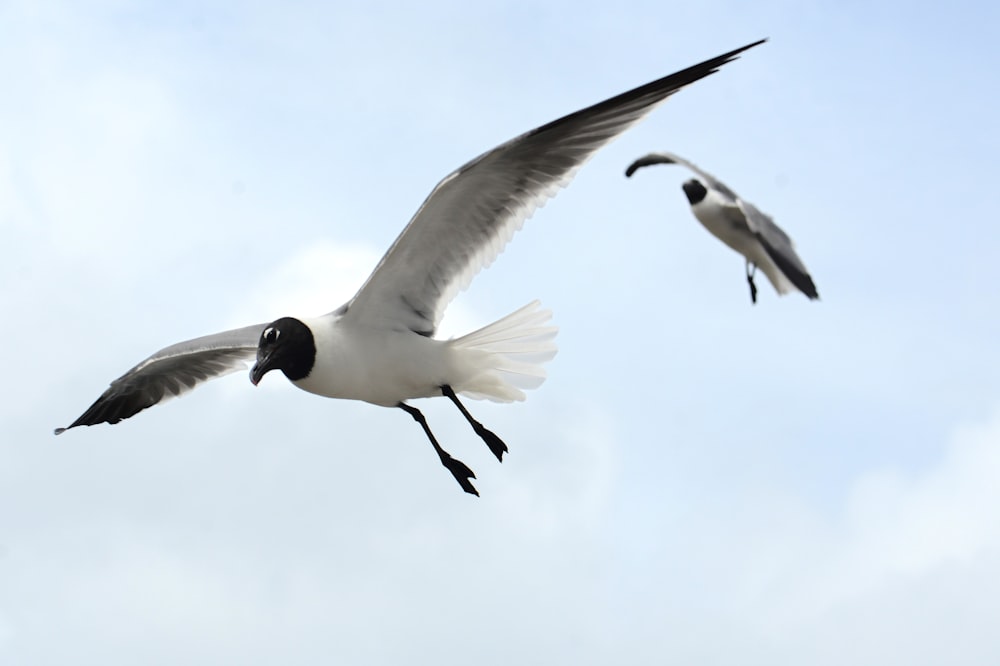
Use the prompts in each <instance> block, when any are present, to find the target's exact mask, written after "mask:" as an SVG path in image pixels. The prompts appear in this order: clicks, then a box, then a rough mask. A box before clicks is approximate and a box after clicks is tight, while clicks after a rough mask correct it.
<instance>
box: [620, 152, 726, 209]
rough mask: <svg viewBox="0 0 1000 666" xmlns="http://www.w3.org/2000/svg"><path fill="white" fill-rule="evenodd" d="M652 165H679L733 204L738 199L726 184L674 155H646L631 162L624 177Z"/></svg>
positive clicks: (629, 176)
mask: <svg viewBox="0 0 1000 666" xmlns="http://www.w3.org/2000/svg"><path fill="white" fill-rule="evenodd" d="M653 164H679V165H681V166H683V167H687V168H688V169H690V170H691V171H693V172H695V173H696V174H698V175H699V176H701V178H702V180H704V181H705V183H706V184H707V185H708V188H709V189H712V190H716V191H717V192H720V193H721V194H723V195H725V196H727V197H729V198H731V199H732V200H733V201H734V202H735V201H736V200H737V199H739V198H740V197H739V195H738V194H736V192H733V191H732V190H731V189H729V187H727V186H726V184H725V183H723V182H722V181H721V180H719V179H718V178H716V177H715V176H713V175H712V174H710V173H709V172H707V171H705V170H704V169H702V168H700V167H699V166H698V165H697V164H695V163H694V162H691V161H689V160H686V159H684V158H683V157H681V156H680V155H676V154H674V153H650V154H648V155H644V156H643V157H640V158H639V159H637V160H636V161H635V162H632V164H630V165H629V166H628V168H627V169H625V175H626V176H627V177H628V178H631V177H632V174H634V173H635V172H636V171H638V170H639V169H641V168H642V167H646V166H651V165H653Z"/></svg>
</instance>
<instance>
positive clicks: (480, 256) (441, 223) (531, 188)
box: [344, 40, 764, 335]
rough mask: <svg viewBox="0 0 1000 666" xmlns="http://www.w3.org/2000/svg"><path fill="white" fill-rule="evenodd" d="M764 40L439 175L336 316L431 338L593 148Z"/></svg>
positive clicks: (536, 131) (574, 115) (560, 121)
mask: <svg viewBox="0 0 1000 666" xmlns="http://www.w3.org/2000/svg"><path fill="white" fill-rule="evenodd" d="M763 41H764V40H761V41H759V42H755V43H753V44H749V45H747V46H744V47H742V48H739V49H736V50H734V51H730V52H729V53H725V54H723V55H720V56H718V57H716V58H712V59H711V60H706V61H705V62H703V63H700V64H698V65H694V66H693V67H689V68H687V69H685V70H682V71H680V72H677V73H675V74H671V75H669V76H666V77H664V78H662V79H659V80H657V81H653V82H652V83H648V84H646V85H644V86H640V87H638V88H635V89H633V90H630V91H628V92H626V93H623V94H621V95H618V96H617V97H612V98H611V99H608V100H605V101H603V102H600V103H598V104H595V105H593V106H590V107H588V108H585V109H583V110H581V111H577V112H576V113H572V114H570V115H568V116H565V117H563V118H560V119H558V120H555V121H553V122H550V123H548V124H547V125H543V126H541V127H539V128H537V129H534V130H531V131H530V132H527V133H525V134H522V135H521V136H519V137H517V138H515V139H513V140H511V141H508V142H506V143H504V144H502V145H500V146H498V147H497V148H494V149H493V150H491V151H489V152H487V153H484V154H482V155H480V156H479V157H477V158H476V159H474V160H472V161H471V162H469V163H468V164H465V165H464V166H462V167H461V168H459V169H458V170H457V171H454V172H453V173H451V174H449V175H448V176H447V177H445V178H444V180H442V181H441V182H440V183H438V185H437V187H435V188H434V190H433V191H432V192H431V194H430V196H428V197H427V199H426V200H425V201H424V203H423V205H422V206H421V207H420V209H419V210H418V211H417V213H416V215H414V217H413V219H412V220H410V223H409V224H408V225H407V226H406V228H405V229H404V230H403V232H402V234H400V236H399V237H398V238H397V239H396V241H395V242H394V243H393V244H392V247H390V248H389V251H388V252H386V254H385V256H384V257H382V260H381V262H379V265H378V266H377V267H376V268H375V271H374V272H373V273H372V275H371V276H370V277H369V278H368V281H367V282H365V284H364V286H362V288H361V290H360V291H359V292H358V293H357V294H356V295H355V296H354V299H353V300H352V301H351V302H350V303H348V307H347V312H346V314H345V315H344V318H345V321H347V320H354V321H356V322H359V323H360V322H363V323H366V324H370V325H376V326H385V327H391V328H397V329H409V330H412V331H416V332H418V333H421V334H424V335H431V334H433V332H434V329H435V328H436V327H437V324H438V322H439V321H440V319H441V315H442V314H443V312H444V308H445V306H446V305H447V304H448V303H449V302H450V301H451V299H452V298H454V296H455V295H456V294H457V293H458V291H459V290H461V289H464V288H465V287H466V286H468V284H469V282H470V281H471V280H472V278H473V277H474V276H475V275H476V274H477V273H478V272H479V271H480V270H482V269H483V268H484V267H486V266H488V265H489V264H491V263H492V262H493V260H494V259H495V258H496V257H497V255H498V254H499V253H500V252H501V251H502V250H503V248H504V246H505V245H506V244H507V242H508V241H509V240H510V239H511V237H512V236H513V235H514V233H515V232H516V231H517V230H518V229H520V228H521V226H522V225H523V224H524V221H525V220H526V219H528V217H530V216H531V214H532V213H533V212H534V211H535V209H536V208H538V207H539V206H541V205H542V204H544V203H545V202H546V201H547V200H548V199H549V198H550V197H552V196H553V195H555V193H556V192H557V191H558V190H559V188H561V187H563V186H565V185H566V184H568V183H569V181H570V180H572V178H573V176H574V175H575V173H576V171H577V170H578V169H579V168H580V167H581V166H583V164H584V163H585V162H586V161H587V160H588V159H589V158H590V157H591V156H592V155H593V154H594V153H595V152H596V151H597V150H598V149H599V148H601V147H602V146H604V145H605V144H607V143H608V142H610V141H611V140H612V139H614V138H615V137H616V136H618V135H619V134H621V133H622V132H624V131H625V130H626V129H628V128H629V127H631V126H632V125H634V124H635V123H636V122H638V121H639V120H641V119H642V118H643V117H644V116H646V115H647V114H648V113H649V112H650V111H652V110H653V108H654V107H656V106H657V105H658V104H660V103H661V102H663V101H664V100H665V99H666V98H667V97H669V96H670V95H672V94H674V93H675V92H677V91H678V90H680V89H681V88H683V87H684V86H687V85H689V84H691V83H693V82H695V81H697V80H699V79H702V78H704V77H706V76H708V75H710V74H712V73H714V72H716V71H717V70H718V69H719V68H720V67H721V66H722V65H724V64H726V63H728V62H730V61H731V60H733V59H735V58H736V57H737V56H738V55H739V54H740V53H742V52H743V51H746V50H747V49H749V48H752V47H754V46H757V45H758V44H761V43H762V42H763Z"/></svg>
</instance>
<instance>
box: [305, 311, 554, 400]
mask: <svg viewBox="0 0 1000 666" xmlns="http://www.w3.org/2000/svg"><path fill="white" fill-rule="evenodd" d="M539 307H540V304H539V302H538V301H535V302H533V303H531V304H529V305H527V306H525V307H523V308H521V309H520V310H518V311H517V312H514V313H512V314H509V315H507V316H506V317H504V318H502V319H500V320H499V321H496V322H494V323H492V324H490V325H489V326H485V327H483V328H481V329H479V330H477V331H474V332H472V333H469V334H468V335H464V336H462V337H460V338H455V339H452V340H435V339H433V338H429V337H426V336H423V335H419V334H417V333H414V332H413V331H409V330H396V329H388V328H382V327H377V326H374V327H373V326H367V325H365V324H363V323H355V322H354V321H352V320H351V319H350V318H344V317H340V316H336V315H326V316H324V317H317V318H316V319H307V320H303V322H304V323H305V324H306V325H307V326H308V327H309V328H310V329H311V330H312V333H313V337H314V340H315V344H316V360H315V364H314V366H313V369H312V372H310V373H309V376H308V377H306V378H305V379H301V380H298V381H295V382H293V383H294V384H295V385H296V386H297V387H299V388H300V389H303V390H305V391H309V392H310V393H316V394H318V395H322V396H326V397H329V398H342V399H348V400H363V401H365V402H370V403H373V404H376V405H382V406H384V407H394V406H396V405H398V404H399V403H401V402H403V401H405V400H409V399H412V398H429V397H431V396H440V395H441V386H443V385H448V386H451V387H452V389H454V391H455V392H456V393H461V394H464V395H467V396H469V397H471V398H487V399H490V400H495V401H498V402H510V401H512V400H523V399H524V397H525V396H524V392H523V391H522V390H521V389H531V388H535V387H537V386H539V385H540V384H541V383H542V382H543V381H544V380H545V371H544V370H543V369H542V367H541V364H542V363H544V362H546V361H548V360H550V359H551V358H552V357H553V356H555V354H556V346H555V344H554V342H553V339H554V338H555V336H556V332H557V330H558V329H557V328H556V327H555V326H548V325H546V323H547V322H548V321H549V319H550V318H551V316H552V313H551V311H549V310H541V309H539Z"/></svg>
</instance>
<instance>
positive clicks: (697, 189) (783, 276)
mask: <svg viewBox="0 0 1000 666" xmlns="http://www.w3.org/2000/svg"><path fill="white" fill-rule="evenodd" d="M652 164H680V165H681V166H686V167H687V168H688V169H690V170H691V171H694V172H695V173H696V174H698V175H699V176H701V178H702V180H698V179H697V178H692V179H691V180H688V181H686V182H685V183H684V184H683V185H681V188H682V189H683V190H684V194H685V195H687V199H688V202H689V203H690V204H691V212H693V213H694V216H695V217H696V218H698V221H699V222H701V223H702V225H704V227H705V228H706V229H708V230H709V231H710V232H711V233H712V235H713V236H715V237H716V238H718V239H719V240H721V241H722V242H723V243H725V244H726V245H728V246H729V247H731V248H732V249H734V250H736V251H737V252H739V253H740V254H742V255H743V256H744V258H746V276H747V282H748V283H749V284H750V301H751V302H753V303H756V302H757V285H756V284H754V281H753V278H754V275H755V274H756V272H757V268H758V267H759V268H760V269H761V270H762V271H764V275H766V276H767V279H768V280H769V281H770V282H771V284H772V285H774V288H775V290H776V291H777V292H778V293H779V294H781V295H784V294H787V293H788V292H790V291H792V290H793V289H798V290H799V291H801V292H802V293H803V294H805V295H806V296H808V297H809V298H810V299H818V298H819V293H818V292H817V291H816V285H815V284H813V280H812V277H810V276H809V271H807V270H806V267H805V264H803V263H802V260H801V259H799V255H797V254H796V253H795V244H794V243H792V239H791V238H789V237H788V234H786V233H785V232H784V231H782V230H781V228H780V227H778V225H776V224H775V223H774V220H772V219H771V218H770V217H769V216H767V215H765V214H764V213H762V212H760V211H759V210H757V207H756V206H754V205H753V204H752V203H750V202H749V201H744V200H743V199H741V198H740V196H739V195H738V194H736V193H735V192H733V191H732V190H731V189H729V188H728V187H726V185H725V184H724V183H722V182H721V181H719V180H718V179H716V178H715V177H714V176H712V174H710V173H706V172H705V171H702V170H701V169H699V168H698V167H697V166H696V165H694V164H692V163H691V162H689V161H688V160H686V159H684V158H683V157H680V156H678V155H674V154H673V153H650V154H649V155H646V156H645V157H640V158H639V159H637V160H636V161H635V162H632V164H630V165H629V167H628V169H626V170H625V175H626V176H627V177H629V178H631V177H632V174H633V173H635V172H636V171H637V170H638V169H641V168H642V167H645V166H650V165H652ZM702 181H704V182H702Z"/></svg>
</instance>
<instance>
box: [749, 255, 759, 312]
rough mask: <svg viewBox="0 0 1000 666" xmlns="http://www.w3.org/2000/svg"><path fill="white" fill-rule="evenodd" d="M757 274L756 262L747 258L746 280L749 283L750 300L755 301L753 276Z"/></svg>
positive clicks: (755, 288) (755, 289) (755, 286)
mask: <svg viewBox="0 0 1000 666" xmlns="http://www.w3.org/2000/svg"><path fill="white" fill-rule="evenodd" d="M756 274H757V264H754V263H751V262H750V260H749V259H748V260H747V282H748V283H749V284H750V302H751V303H756V302H757V285H756V284H754V281H753V276H754V275H756Z"/></svg>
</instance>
